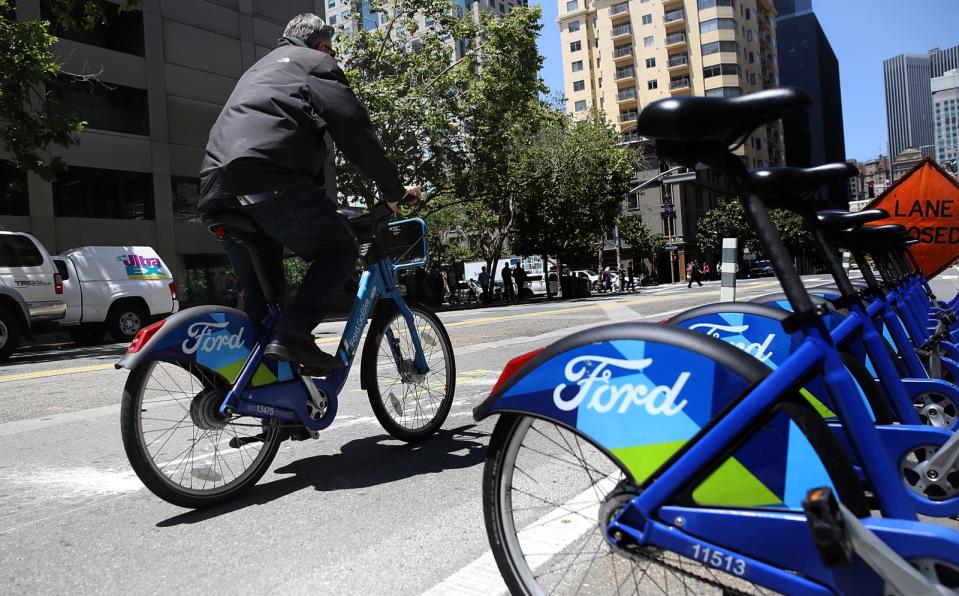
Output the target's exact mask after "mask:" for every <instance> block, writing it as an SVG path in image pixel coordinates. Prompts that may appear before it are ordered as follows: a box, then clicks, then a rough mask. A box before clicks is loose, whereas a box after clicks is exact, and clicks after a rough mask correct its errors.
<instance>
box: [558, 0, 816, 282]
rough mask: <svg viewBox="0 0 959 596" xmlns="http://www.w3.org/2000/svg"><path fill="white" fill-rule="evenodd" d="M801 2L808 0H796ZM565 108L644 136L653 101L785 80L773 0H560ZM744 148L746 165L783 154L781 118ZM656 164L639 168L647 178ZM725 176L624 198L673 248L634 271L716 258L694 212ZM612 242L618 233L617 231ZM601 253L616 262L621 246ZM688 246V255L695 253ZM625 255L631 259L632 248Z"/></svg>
mask: <svg viewBox="0 0 959 596" xmlns="http://www.w3.org/2000/svg"><path fill="white" fill-rule="evenodd" d="M798 1H800V2H802V1H804V0H798ZM558 2H559V18H558V23H559V27H560V40H561V43H562V52H563V78H564V82H565V96H566V102H567V104H566V105H567V109H568V110H569V112H571V113H572V114H574V115H585V114H586V113H588V110H590V109H593V108H595V109H598V110H601V111H602V112H604V113H605V114H606V117H607V118H608V119H609V120H610V121H611V122H612V123H613V124H614V125H615V126H616V128H617V129H618V130H619V132H620V133H621V135H622V138H623V141H624V142H630V143H632V142H639V141H640V138H639V136H638V134H637V133H636V118H637V117H638V115H639V112H640V110H642V108H643V107H644V106H646V105H647V104H649V103H650V102H653V101H655V100H658V99H663V98H668V97H680V96H688V95H699V96H720V97H736V96H739V95H743V94H745V93H752V92H755V91H759V90H762V89H765V88H768V87H775V86H777V85H778V84H779V73H778V67H777V57H776V32H775V15H776V11H775V9H774V7H773V4H772V0H558ZM740 154H741V155H742V156H743V158H744V160H745V162H746V165H747V167H749V168H757V167H763V166H768V165H773V164H780V163H782V160H783V148H782V127H781V125H780V124H779V123H775V124H771V125H769V126H766V127H763V128H761V129H759V130H757V131H756V132H755V133H754V134H753V135H752V136H751V137H750V138H749V139H747V140H746V142H745V143H744V145H743V147H742V149H741V150H740ZM658 173H659V172H658V170H645V171H640V172H637V177H636V180H637V181H642V180H648V179H650V178H652V177H653V176H654V175H656V174H658ZM729 194H730V190H729V188H728V186H727V185H726V183H725V180H724V178H723V177H722V176H721V175H720V174H719V173H717V172H714V171H711V170H709V169H697V170H693V171H683V172H676V173H674V174H671V175H669V176H667V177H665V178H663V179H662V181H661V183H659V184H657V185H655V186H653V185H651V186H647V187H646V188H644V189H643V190H641V191H639V192H637V193H636V194H635V195H634V196H631V197H629V198H628V199H627V200H626V202H625V205H624V208H625V209H626V211H627V213H629V214H630V215H639V216H640V217H642V219H643V221H644V223H646V225H647V226H648V227H649V229H650V230H651V231H652V232H654V233H659V234H663V235H664V236H665V237H666V238H667V241H668V246H669V250H668V251H666V252H663V253H661V254H660V255H659V256H658V258H657V259H654V260H653V262H651V263H634V267H635V269H636V270H637V271H640V270H646V268H647V266H648V267H649V269H650V273H651V274H654V275H658V277H659V279H660V281H666V282H668V281H670V280H675V279H680V278H682V272H683V271H684V269H685V266H686V260H687V257H689V258H699V259H701V260H704V261H709V262H710V263H712V262H713V261H714V260H716V259H718V258H719V255H706V254H702V253H701V252H700V251H699V250H698V249H697V247H696V246H695V244H696V234H697V221H698V218H699V217H700V216H701V215H702V214H703V213H704V212H705V211H706V210H708V209H709V208H710V207H713V206H715V205H716V204H717V202H718V201H719V200H721V199H722V198H725V197H727V196H729ZM614 243H615V240H614ZM608 248H610V250H606V251H604V253H603V259H604V260H605V261H606V262H605V263H604V264H608V265H613V266H616V265H618V264H619V263H617V262H616V257H615V255H616V254H624V253H622V252H621V251H616V250H613V249H612V248H614V247H613V246H608ZM690 253H692V254H690ZM623 258H624V261H625V262H627V263H629V262H631V259H630V252H629V251H628V249H627V250H626V251H625V256H624V257H623Z"/></svg>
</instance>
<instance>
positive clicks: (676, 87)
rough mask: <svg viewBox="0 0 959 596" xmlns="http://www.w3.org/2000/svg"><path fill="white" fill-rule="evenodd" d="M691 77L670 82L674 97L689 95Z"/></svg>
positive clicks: (678, 78) (670, 89)
mask: <svg viewBox="0 0 959 596" xmlns="http://www.w3.org/2000/svg"><path fill="white" fill-rule="evenodd" d="M690 91H691V90H690V87H689V77H676V78H673V79H670V80H669V92H670V93H671V94H673V95H689V93H690Z"/></svg>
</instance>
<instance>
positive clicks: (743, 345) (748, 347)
mask: <svg viewBox="0 0 959 596" xmlns="http://www.w3.org/2000/svg"><path fill="white" fill-rule="evenodd" d="M689 329H690V331H700V332H702V333H705V334H706V335H709V336H711V337H715V338H716V339H721V340H723V341H724V342H726V343H728V344H730V345H733V346H736V347H737V348H739V349H740V350H742V351H743V352H746V353H747V354H749V355H750V356H755V357H756V358H757V359H759V361H760V362H766V361H768V360H769V359H770V358H772V356H773V353H772V352H767V351H766V350H768V349H769V346H770V345H771V344H772V343H773V340H774V339H776V335H775V334H773V333H770V334H769V335H767V336H766V339H765V340H763V342H762V343H757V342H742V341H737V342H733V341H730V337H729V335H727V336H726V337H724V336H723V334H724V333H725V334H730V335H733V336H740V335H742V334H743V333H745V332H747V331H749V325H717V324H715V323H697V324H695V325H690V326H689Z"/></svg>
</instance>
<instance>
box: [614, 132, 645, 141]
mask: <svg viewBox="0 0 959 596" xmlns="http://www.w3.org/2000/svg"><path fill="white" fill-rule="evenodd" d="M619 138H620V142H621V143H638V142H639V141H640V139H641V137H640V136H639V133H638V132H624V133H622V134H620V135H619Z"/></svg>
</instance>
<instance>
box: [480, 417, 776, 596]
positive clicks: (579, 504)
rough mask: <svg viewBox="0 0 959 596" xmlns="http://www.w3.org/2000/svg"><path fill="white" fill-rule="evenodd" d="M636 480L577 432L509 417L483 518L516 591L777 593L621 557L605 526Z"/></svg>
mask: <svg viewBox="0 0 959 596" xmlns="http://www.w3.org/2000/svg"><path fill="white" fill-rule="evenodd" d="M626 478H627V477H626V475H625V473H624V471H623V470H622V469H621V468H620V467H619V465H618V464H617V463H616V462H614V461H613V460H612V459H610V457H609V456H608V455H607V454H606V453H605V452H603V451H602V450H600V449H598V448H597V447H596V446H594V445H593V444H592V443H590V442H589V441H587V440H585V439H584V438H583V437H581V436H580V435H578V434H576V433H574V432H573V431H570V430H569V429H566V428H564V427H561V426H558V425H556V424H554V423H553V422H549V421H546V420H540V419H537V418H531V417H529V416H518V415H508V414H504V415H501V416H500V419H499V421H498V422H497V423H496V428H495V429H494V431H493V436H492V439H491V440H490V445H489V449H488V451H487V457H486V466H485V468H484V471H483V511H484V516H485V518H486V531H487V534H488V536H489V541H490V547H491V548H492V550H493V555H494V558H495V559H496V564H497V566H498V567H499V570H500V573H501V574H502V576H503V579H504V581H505V582H506V585H507V587H508V588H509V590H510V593H511V594H578V593H588V594H670V595H672V594H697V595H698V594H708V593H717V594H718V593H724V592H733V593H747V594H749V593H759V594H766V593H772V592H769V591H766V590H764V589H763V588H761V587H759V586H755V585H753V584H749V583H748V582H744V581H743V580H741V579H739V578H735V577H733V576H731V575H728V574H725V573H722V572H717V571H715V570H713V569H711V568H707V567H705V566H703V565H701V564H699V563H697V562H696V561H694V560H692V559H688V558H685V557H682V556H680V555H677V554H675V553H672V552H669V551H661V550H650V551H648V552H646V553H645V554H643V555H642V556H630V557H627V556H624V555H622V554H620V553H619V552H617V551H614V550H613V548H612V547H611V546H610V545H609V543H608V542H607V541H606V540H605V538H604V532H605V527H606V521H605V519H606V518H608V517H610V515H611V512H612V511H614V510H616V509H618V508H621V507H622V504H624V502H625V500H628V499H629V498H631V495H629V494H628V493H627V492H625V491H624V487H626V486H628V484H627V483H625V480H626ZM620 495H622V496H620ZM617 503H618V505H617Z"/></svg>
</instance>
